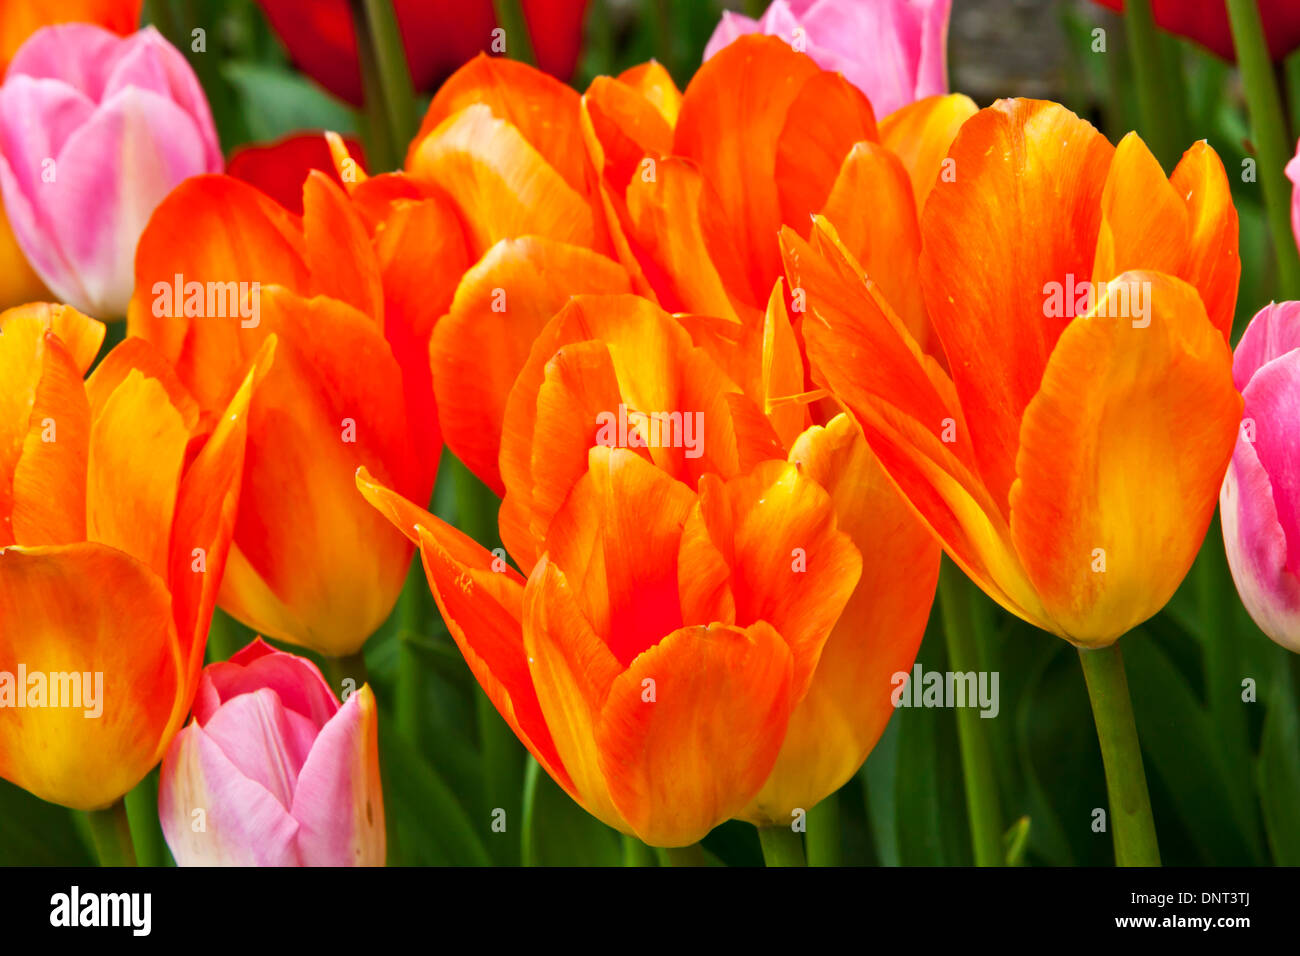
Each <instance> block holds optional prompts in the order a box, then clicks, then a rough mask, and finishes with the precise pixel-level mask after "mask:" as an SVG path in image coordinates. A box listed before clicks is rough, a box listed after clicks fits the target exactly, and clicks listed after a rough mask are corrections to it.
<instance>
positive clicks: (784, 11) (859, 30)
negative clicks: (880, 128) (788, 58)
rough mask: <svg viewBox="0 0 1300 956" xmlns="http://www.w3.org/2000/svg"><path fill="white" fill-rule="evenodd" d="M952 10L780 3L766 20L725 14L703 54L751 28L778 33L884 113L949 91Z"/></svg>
mask: <svg viewBox="0 0 1300 956" xmlns="http://www.w3.org/2000/svg"><path fill="white" fill-rule="evenodd" d="M951 9H952V0H774V2H773V3H772V5H771V6H769V7H768V8H767V12H766V13H764V14H763V16H762V18H761V19H759V20H752V19H750V18H749V17H746V16H742V15H740V14H737V13H731V12H726V13H723V15H722V20H721V22H720V23H719V24H718V26H717V28H716V29H715V30H714V31H713V36H712V37H710V38H709V45H708V46H707V47H706V48H705V50H704V59H706V60H707V59H708V58H709V57H711V56H713V54H715V53H717V52H718V51H719V50H721V49H722V48H723V47H725V46H726V45H727V44H729V43H731V42H732V41H733V40H735V39H736V38H737V37H741V36H744V35H745V34H747V33H765V34H767V35H768V36H774V37H779V38H780V39H782V40H784V41H785V42H786V43H788V44H790V45H791V46H792V47H794V48H795V49H796V50H799V51H800V52H802V53H807V54H808V55H809V56H810V57H812V58H813V59H814V60H816V61H817V65H818V66H820V67H821V68H822V69H825V70H834V71H836V72H839V73H842V74H843V75H844V78H845V79H847V80H848V81H849V82H850V83H852V84H853V85H854V86H856V87H857V88H858V89H860V90H861V91H862V92H863V93H865V94H866V96H867V99H869V100H871V106H872V108H873V109H874V110H875V113H876V116H877V118H882V117H885V116H888V115H889V114H890V113H892V112H894V110H896V109H899V108H900V107H903V106H906V105H907V104H908V103H911V102H914V101H915V100H919V99H923V98H924V97H927V96H937V95H939V94H942V93H947V92H948V70H947V63H946V60H947V45H948V14H949V12H950V11H951Z"/></svg>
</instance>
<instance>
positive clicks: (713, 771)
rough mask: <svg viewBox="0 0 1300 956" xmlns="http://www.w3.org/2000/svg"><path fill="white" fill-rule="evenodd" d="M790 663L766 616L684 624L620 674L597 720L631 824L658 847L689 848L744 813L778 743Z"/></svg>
mask: <svg viewBox="0 0 1300 956" xmlns="http://www.w3.org/2000/svg"><path fill="white" fill-rule="evenodd" d="M792 670H793V665H792V661H791V653H790V649H789V646H788V645H787V644H786V642H785V641H784V640H783V639H782V638H781V635H779V634H778V633H777V632H776V631H775V630H774V629H773V628H772V626H771V625H770V624H768V623H766V622H765V621H759V622H756V623H754V624H752V625H750V626H749V627H746V628H741V627H735V626H732V625H726V624H713V625H710V626H701V625H691V626H686V627H683V628H681V629H679V630H676V631H674V632H673V633H671V634H668V635H666V636H665V637H664V639H663V640H661V641H660V642H659V643H658V644H656V645H655V646H654V647H652V648H650V649H649V650H647V651H646V652H645V653H644V654H642V655H641V656H640V657H638V658H637V659H636V660H635V661H634V662H633V663H632V665H631V666H630V667H629V668H628V669H627V670H626V671H625V672H624V673H622V674H620V675H619V676H618V677H617V678H616V679H615V680H614V681H613V684H612V686H611V687H610V689H609V692H608V695H607V697H606V699H605V702H604V706H603V707H602V708H601V712H600V719H599V723H598V725H597V727H596V742H597V746H598V748H599V760H600V769H601V771H602V773H603V775H604V778H605V780H606V781H607V782H608V785H609V792H610V796H611V798H612V800H613V802H614V805H615V806H616V807H617V809H618V812H619V814H620V816H621V817H622V818H623V819H624V820H625V821H626V826H627V827H628V828H629V829H631V830H632V831H633V832H634V833H636V835H637V836H638V837H640V838H641V839H642V840H643V841H645V842H646V843H649V844H651V845H653V846H686V845H688V844H690V843H694V842H696V841H698V840H700V839H702V838H703V837H704V836H705V835H707V834H708V832H709V831H710V830H712V829H713V828H714V827H715V826H717V825H718V824H719V823H722V822H723V821H724V820H727V819H730V818H731V817H733V816H736V815H737V814H738V813H740V812H741V811H742V810H743V809H744V807H745V805H746V804H747V803H749V801H750V800H751V799H753V796H754V794H755V793H756V792H757V791H758V789H759V787H761V786H762V783H763V781H764V780H765V779H766V778H767V776H768V774H769V773H770V772H771V768H772V764H773V761H774V760H775V759H776V755H777V752H778V751H779V749H780V747H781V741H782V739H783V737H784V735H785V729H786V722H787V721H788V719H789V715H790V696H791V695H790V686H791V682H792V677H791V673H792ZM651 692H652V694H653V696H652V697H651V698H650V699H649V701H648V700H647V697H646V695H647V693H651Z"/></svg>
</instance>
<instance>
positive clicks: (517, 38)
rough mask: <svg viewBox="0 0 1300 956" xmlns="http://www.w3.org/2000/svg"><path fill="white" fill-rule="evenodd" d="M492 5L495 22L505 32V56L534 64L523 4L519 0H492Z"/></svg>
mask: <svg viewBox="0 0 1300 956" xmlns="http://www.w3.org/2000/svg"><path fill="white" fill-rule="evenodd" d="M492 7H493V9H494V10H495V11H496V15H497V24H498V25H499V26H500V27H501V29H502V30H504V31H505V32H506V50H505V53H506V56H508V57H510V59H512V60H518V61H519V62H521V63H527V64H528V65H529V66H534V65H536V63H537V58H536V57H535V56H534V55H533V42H532V39H531V38H530V37H529V35H528V21H527V20H525V19H524V8H523V5H522V4H521V3H520V2H519V0H492Z"/></svg>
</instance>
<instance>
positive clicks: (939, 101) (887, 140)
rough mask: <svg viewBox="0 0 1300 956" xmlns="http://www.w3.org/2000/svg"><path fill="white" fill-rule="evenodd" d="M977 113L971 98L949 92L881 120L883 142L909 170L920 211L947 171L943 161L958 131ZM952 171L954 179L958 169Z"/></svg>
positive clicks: (921, 101) (913, 193)
mask: <svg viewBox="0 0 1300 956" xmlns="http://www.w3.org/2000/svg"><path fill="white" fill-rule="evenodd" d="M978 112H979V107H978V106H976V105H975V101H974V100H972V99H971V98H970V97H969V96H967V95H965V94H964V93H950V94H949V95H947V96H928V97H926V98H925V99H921V100H917V101H916V102H915V103H909V104H908V105H907V106H904V107H903V108H902V109H899V110H895V111H894V112H893V113H890V114H889V115H888V116H886V117H885V118H884V119H883V120H881V121H880V141H881V142H882V143H884V144H885V146H886V147H887V148H888V149H889V151H890V152H892V153H893V154H894V155H895V156H897V157H898V159H899V161H900V162H901V163H902V164H903V168H904V169H906V170H907V175H908V178H909V179H910V180H911V182H912V195H913V196H914V197H915V199H916V209H917V210H918V212H919V210H922V209H924V208H925V201H926V199H928V198H929V196H930V190H931V189H933V188H934V184H935V182H936V181H937V180H938V179H939V177H940V176H941V175H942V174H943V172H944V160H945V159H946V158H947V156H948V149H949V148H950V147H951V146H952V141H953V140H954V139H955V138H956V136H957V131H958V130H959V129H961V125H962V124H963V123H965V122H966V121H967V120H968V119H970V118H971V117H972V116H974V115H975V114H976V113H978ZM950 168H951V170H952V176H953V177H954V178H955V176H956V167H955V166H953V167H950Z"/></svg>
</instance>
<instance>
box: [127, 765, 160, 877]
mask: <svg viewBox="0 0 1300 956" xmlns="http://www.w3.org/2000/svg"><path fill="white" fill-rule="evenodd" d="M122 799H123V802H124V803H125V804H126V818H127V823H128V824H130V827H131V837H132V845H133V846H134V848H135V857H136V859H137V860H139V861H140V865H141V866H166V865H167V850H166V848H165V847H164V845H163V835H162V828H161V827H160V826H159V824H158V774H157V773H154V772H151V773H150V774H149V775H148V776H146V777H145V778H144V779H143V780H141V781H140V782H139V783H138V784H137V785H136V787H135V789H134V790H132V791H131V792H130V793H128V794H127V795H126V796H125V797H123V798H122Z"/></svg>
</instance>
